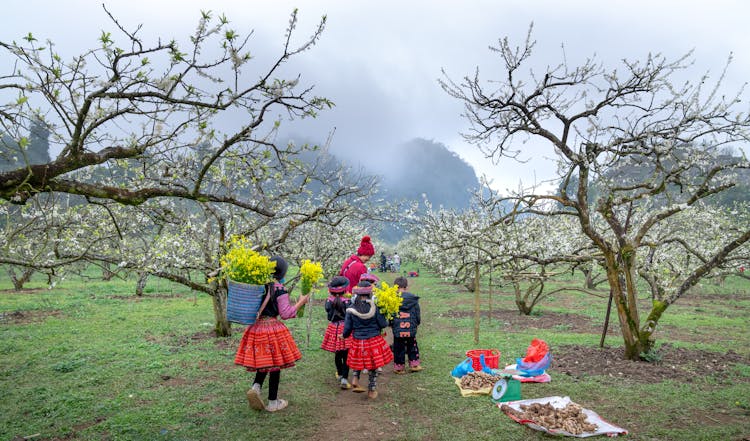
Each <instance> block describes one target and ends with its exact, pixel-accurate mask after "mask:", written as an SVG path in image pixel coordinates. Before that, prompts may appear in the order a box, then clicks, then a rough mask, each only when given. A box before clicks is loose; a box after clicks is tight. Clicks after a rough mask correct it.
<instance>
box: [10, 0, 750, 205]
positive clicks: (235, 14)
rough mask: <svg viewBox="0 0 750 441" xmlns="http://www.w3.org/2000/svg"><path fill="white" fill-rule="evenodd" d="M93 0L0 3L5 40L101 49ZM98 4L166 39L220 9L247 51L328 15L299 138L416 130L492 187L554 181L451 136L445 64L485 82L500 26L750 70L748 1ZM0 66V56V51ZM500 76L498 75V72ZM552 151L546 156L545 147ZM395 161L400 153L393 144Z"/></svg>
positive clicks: (390, 138)
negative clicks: (476, 73) (318, 106)
mask: <svg viewBox="0 0 750 441" xmlns="http://www.w3.org/2000/svg"><path fill="white" fill-rule="evenodd" d="M101 3H102V1H83V0H65V1H53V0H49V1H42V0H5V1H4V2H3V6H2V17H3V18H2V26H0V39H2V40H12V39H16V40H18V39H20V37H22V36H23V35H26V33H28V32H33V33H34V35H35V36H36V37H37V38H38V39H39V40H41V41H44V40H45V39H47V38H49V39H51V40H53V41H55V43H56V45H57V49H58V50H60V51H61V52H63V53H69V54H70V55H73V54H77V53H80V52H82V51H83V50H85V49H87V48H92V47H95V46H96V45H97V38H98V37H99V36H100V33H101V30H102V29H106V30H113V26H112V25H111V23H109V22H108V19H107V17H106V14H105V13H104V11H103V9H102V7H101ZM105 3H106V5H107V8H108V9H109V10H110V11H111V12H112V13H113V15H115V16H116V17H117V18H118V19H119V20H120V22H121V23H122V24H123V25H124V26H125V27H126V28H129V29H134V27H135V26H136V25H138V24H143V26H144V28H143V31H142V33H141V34H139V35H145V36H151V35H160V36H162V37H163V38H164V39H171V38H173V37H175V38H177V37H180V38H182V37H184V36H186V35H189V34H190V33H191V32H192V31H193V30H194V28H195V25H196V23H197V20H198V18H199V14H200V10H211V11H214V12H217V13H224V14H225V15H226V16H227V18H229V19H230V20H231V22H232V23H233V25H234V28H235V29H236V30H237V31H239V32H241V33H242V34H246V33H247V32H249V31H250V30H255V35H254V37H253V40H251V49H255V51H257V52H258V53H260V54H264V53H265V54H269V53H278V49H279V48H280V47H281V44H282V42H283V34H284V29H285V28H286V26H287V22H288V19H289V14H290V12H291V11H292V9H294V8H295V7H297V8H299V17H300V25H299V30H300V33H299V37H300V38H302V37H303V36H304V35H306V34H308V33H309V32H310V31H311V30H312V29H314V27H315V26H316V25H317V23H318V21H319V19H320V17H321V16H322V15H324V14H325V15H327V17H328V22H327V23H328V24H327V27H326V30H325V32H324V34H323V37H322V39H321V40H320V42H319V44H318V45H317V46H316V47H315V48H313V49H312V50H311V51H309V52H306V53H304V54H303V55H302V56H300V57H299V58H298V59H296V60H295V61H292V63H290V66H289V68H290V69H292V70H293V71H295V72H298V73H301V75H302V81H303V83H304V84H315V86H316V87H315V92H316V94H318V95H322V96H326V97H328V98H330V99H331V100H333V101H334V102H335V103H336V107H335V108H334V110H331V111H326V112H324V113H322V114H321V115H320V117H319V118H317V119H316V120H314V121H310V122H302V123H292V124H291V125H288V127H289V129H290V130H291V131H292V132H293V133H294V134H295V135H296V136H299V137H304V138H307V139H310V140H313V141H317V142H323V141H324V140H325V139H326V137H327V135H328V134H329V133H330V132H331V131H332V130H333V128H334V127H335V134H334V136H333V138H332V139H333V141H332V150H334V152H338V153H339V154H343V153H349V154H352V153H353V152H357V155H359V156H360V157H364V158H369V157H371V155H373V154H374V152H376V151H378V150H387V151H392V150H393V149H394V147H395V146H397V145H399V144H400V143H403V142H406V141H408V140H410V139H412V138H415V137H422V138H426V139H431V140H434V141H436V142H440V143H442V144H445V145H446V146H447V147H448V148H450V149H451V150H452V151H454V152H456V153H457V154H458V155H459V156H460V157H462V158H463V159H464V160H466V161H467V162H468V163H469V164H470V165H472V166H473V167H474V168H475V169H476V171H477V174H478V175H481V174H486V175H488V176H489V177H491V178H492V179H493V180H494V185H493V186H494V187H495V188H497V189H500V190H502V189H504V188H508V187H511V188H515V187H517V186H518V184H519V181H523V183H524V184H526V185H528V184H531V183H533V182H534V181H535V180H537V181H540V180H542V179H544V178H547V177H550V176H551V175H552V172H553V170H554V166H553V163H552V161H551V160H548V159H547V160H546V159H545V158H544V157H541V156H538V155H536V156H534V157H533V158H531V159H532V160H531V161H529V162H528V163H527V164H525V165H523V166H520V165H518V164H514V163H510V162H501V163H500V164H499V165H493V164H491V162H490V161H488V160H486V159H484V158H482V157H481V155H480V154H479V153H478V152H477V151H476V149H475V147H473V146H470V145H468V144H466V143H465V142H464V141H463V140H462V138H461V136H460V133H461V132H462V131H464V130H465V129H466V128H467V122H466V121H465V120H464V119H463V118H462V117H461V115H460V113H461V105H460V103H459V102H457V101H456V100H454V99H453V98H451V97H449V96H448V95H447V94H445V92H443V91H442V89H441V88H440V87H439V85H438V83H437V79H438V78H439V77H441V69H445V71H446V72H447V73H448V74H449V75H450V76H451V77H452V78H454V79H456V80H458V79H460V78H461V77H462V76H463V75H466V74H471V73H472V72H473V70H474V68H475V67H477V66H479V68H480V71H481V72H482V74H483V76H484V77H485V78H491V77H492V75H493V73H494V72H500V69H499V64H498V60H497V58H496V55H494V54H493V53H491V52H490V51H489V50H488V49H487V48H488V46H490V45H496V43H497V41H498V39H499V38H502V37H505V36H508V37H509V38H510V39H511V41H512V42H514V43H515V44H522V43H523V40H524V38H525V36H526V32H527V30H528V27H529V24H530V23H531V22H534V38H535V40H537V48H536V54H537V55H536V56H535V57H538V59H540V60H545V59H548V60H549V64H551V65H552V64H557V63H559V62H560V61H561V57H562V51H561V49H560V48H561V45H564V46H565V55H566V58H567V60H568V62H571V63H575V62H576V61H577V60H578V61H580V60H583V59H585V58H586V57H588V56H591V55H594V54H596V55H597V56H598V57H600V58H601V59H602V60H603V61H605V62H606V63H607V64H608V65H610V66H613V67H614V66H615V64H616V63H617V62H618V61H619V60H620V59H622V58H629V59H643V58H644V57H645V56H646V55H647V54H648V53H649V52H652V53H656V52H661V53H663V54H665V55H668V56H669V57H677V56H679V55H682V54H684V53H686V52H688V51H689V50H691V49H694V50H695V54H694V57H693V58H694V59H695V68H694V70H693V71H692V72H694V74H695V76H696V77H697V76H699V75H700V74H702V73H704V72H706V71H709V72H711V73H712V74H714V76H716V75H718V74H719V73H720V72H721V70H722V68H723V66H724V63H725V62H726V59H727V57H728V56H729V54H730V53H733V54H734V62H733V64H732V65H731V67H730V72H729V77H728V81H727V87H729V88H730V89H736V88H738V87H740V85H741V84H742V83H743V82H744V81H747V80H748V79H749V78H750V50H749V49H748V48H750V23H748V18H749V17H750V2H746V1H743V0H737V1H728V0H713V1H686V0H683V1H658V0H649V1H640V0H628V1H593V0H592V1H575V0H571V1H568V2H560V1H552V0H550V1H531V0H518V1H516V0H514V1H481V0H463V1H406V0H400V1H393V0H378V1H353V0H348V1H346V0H326V1H319V0H316V1H310V0H308V1H297V2H290V1H287V0H268V1H229V0H212V1H198V0H179V1H176V0H175V1H173V0H148V1H145V0H127V1H123V0H109V1H105ZM0 62H2V60H0ZM498 76H499V74H498V75H495V76H494V78H498ZM550 154H551V153H550ZM391 160H392V161H394V162H396V161H398V154H397V152H394V153H393V156H392V158H391Z"/></svg>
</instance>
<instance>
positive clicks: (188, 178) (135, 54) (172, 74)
mask: <svg viewBox="0 0 750 441" xmlns="http://www.w3.org/2000/svg"><path fill="white" fill-rule="evenodd" d="M112 20H113V23H115V25H116V26H117V28H118V29H119V35H121V37H120V38H122V39H123V41H124V42H125V43H126V44H124V45H122V46H120V45H117V44H116V43H115V41H114V40H115V37H113V36H112V34H110V33H107V32H102V35H101V38H100V40H101V47H99V48H97V49H93V50H90V51H87V52H85V53H84V54H82V55H81V56H78V57H75V58H73V59H72V60H71V61H63V60H62V58H61V57H60V56H59V55H57V53H56V52H55V50H54V46H53V45H52V43H50V42H47V43H46V44H43V45H40V44H38V43H37V41H36V39H35V38H34V37H33V36H32V35H31V34H29V35H28V36H27V37H26V38H25V39H24V40H25V42H24V43H23V44H16V43H15V42H13V43H5V42H2V43H0V48H2V49H4V50H5V51H7V52H8V54H9V55H10V56H12V57H13V58H14V59H15V60H16V62H15V65H14V67H13V69H12V70H11V71H10V72H8V73H7V74H6V75H3V76H2V77H0V91H1V92H0V93H2V94H4V96H5V97H6V98H7V97H9V96H12V95H13V94H16V95H15V96H13V99H12V100H10V101H6V102H7V104H5V105H1V106H0V124H2V130H3V131H4V132H5V133H6V134H7V136H10V137H12V138H13V139H16V140H18V141H19V142H18V145H21V146H22V145H24V144H25V141H24V136H25V134H26V133H27V132H28V126H29V124H30V122H31V121H38V120H42V121H44V122H45V124H46V127H47V129H48V130H49V133H50V143H51V144H52V145H55V146H57V147H59V149H60V153H59V154H58V155H57V156H56V157H55V158H54V159H52V160H50V161H49V162H48V163H45V164H32V163H24V164H22V166H21V167H19V168H17V169H13V170H9V171H4V172H0V209H2V210H4V213H7V214H8V216H10V219H9V220H10V223H9V224H8V225H12V224H13V222H16V221H18V220H19V219H20V218H23V217H24V216H27V217H28V218H29V219H30V220H29V221H28V222H27V224H28V225H29V226H27V227H26V228H31V226H33V227H34V229H33V232H34V234H28V233H26V232H22V234H21V233H15V232H16V231H18V229H17V228H16V227H11V228H10V229H6V230H5V231H6V233H5V234H4V236H2V237H0V241H1V242H2V245H3V246H4V248H3V250H4V252H3V253H0V263H6V264H12V265H20V266H23V267H26V268H34V269H37V270H48V271H49V272H54V271H57V269H59V268H69V267H68V265H69V264H71V263H74V262H81V263H82V264H90V263H96V264H101V265H103V266H106V267H109V268H111V269H112V270H115V271H125V272H137V273H138V274H140V275H141V277H145V276H146V275H153V276H157V277H161V278H165V279H169V280H172V281H174V282H177V283H180V284H182V285H184V286H186V287H188V288H190V289H193V290H196V291H199V292H204V293H206V294H208V295H210V296H211V297H212V300H213V309H214V316H215V321H216V324H215V329H216V333H217V335H219V336H226V335H229V334H230V332H231V327H230V325H229V323H228V322H227V320H226V286H225V285H224V284H223V283H221V282H219V281H215V280H212V278H211V275H212V274H214V273H215V271H216V269H217V268H218V266H219V257H220V256H221V254H222V252H223V246H224V243H225V241H226V239H228V238H229V236H231V235H233V234H243V235H245V236H247V237H249V238H250V239H251V240H252V242H253V244H255V246H256V247H257V248H258V249H259V250H261V251H263V252H266V253H274V252H283V251H285V250H286V249H293V248H294V247H292V246H291V245H290V244H291V243H293V242H295V241H300V240H304V239H305V238H306V237H307V236H306V235H307V234H308V230H314V229H316V228H317V229H319V230H321V231H323V230H335V229H336V228H337V227H338V226H339V225H342V224H343V223H346V222H348V221H349V219H359V218H360V214H359V212H358V211H357V210H355V209H354V208H353V207H356V206H362V205H367V204H369V198H370V196H371V194H372V193H373V192H374V191H375V188H376V180H375V179H374V178H371V177H367V176H359V175H357V174H356V173H352V172H351V171H350V170H345V169H344V168H342V167H340V166H338V167H331V165H330V163H331V162H330V161H324V159H325V158H326V155H325V152H323V154H321V151H320V149H319V148H318V147H316V146H309V145H301V146H298V145H295V144H294V143H286V144H279V143H277V142H276V136H277V132H278V128H279V126H280V124H281V123H282V117H281V116H280V115H281V114H286V115H287V117H288V118H290V119H294V118H297V117H301V118H305V117H314V116H315V115H316V113H317V112H318V111H320V110H322V109H324V108H326V107H330V106H331V105H332V103H331V102H330V101H328V100H327V99H325V98H321V97H316V96H312V87H302V86H301V85H300V83H299V79H298V77H293V78H291V79H285V78H281V77H280V76H279V75H280V74H281V67H282V65H284V64H285V63H287V62H288V61H289V60H290V59H291V58H292V57H294V56H295V55H298V54H300V53H302V52H304V51H306V50H308V49H309V48H311V47H312V46H313V45H314V44H315V42H316V41H317V39H318V38H319V37H320V35H321V32H322V30H323V26H324V24H325V17H324V18H323V20H322V21H321V22H320V24H319V25H318V27H317V28H316V29H315V30H314V32H313V34H312V35H311V36H310V37H309V38H307V39H305V40H303V41H302V42H301V43H299V44H297V45H295V44H294V43H293V39H292V36H293V31H294V30H295V28H296V26H297V13H296V11H295V12H294V13H292V15H291V19H290V22H289V27H288V28H287V31H286V34H285V39H284V45H283V51H282V54H281V55H280V56H279V57H278V58H277V59H276V60H275V61H273V62H272V63H271V65H270V66H266V67H263V66H254V65H253V60H254V59H253V57H252V56H251V54H250V53H249V52H248V51H247V49H246V46H247V43H248V42H249V37H244V38H243V37H241V36H240V34H239V33H237V32H236V31H234V30H233V29H231V28H230V26H229V21H228V20H227V19H226V18H224V17H218V18H215V17H213V16H212V14H211V13H209V12H203V13H202V15H201V18H200V20H199V24H198V27H197V29H196V31H195V33H194V34H193V35H192V36H191V37H190V39H189V41H190V49H188V50H186V51H185V52H183V49H181V46H180V45H178V43H177V42H176V41H170V42H168V43H164V42H161V41H157V42H156V43H154V44H153V45H150V46H149V45H147V44H146V43H145V42H144V41H143V40H142V39H141V38H140V37H139V36H138V30H140V28H138V29H136V30H135V31H134V32H130V31H127V30H126V29H125V28H124V27H123V26H122V25H120V23H118V22H117V21H116V20H115V19H114V18H112ZM310 156H312V158H313V159H310ZM66 195H67V196H66ZM70 198H72V199H73V201H72V202H71V201H70ZM48 203H52V205H51V206H50V207H46V204H48ZM49 210H51V211H49ZM19 216H20V217H19ZM19 225H21V224H19ZM30 231H31V230H30ZM329 236H331V235H330V234H329ZM309 245H310V244H308V246H309ZM285 247H286V248H285ZM303 247H304V246H303V245H302V246H300V248H299V249H297V254H295V256H293V258H295V259H296V258H299V257H300V256H304V258H311V259H318V258H319V257H318V256H314V255H312V253H310V252H308V253H306V252H305V251H304V248H303ZM318 251H320V250H316V252H318Z"/></svg>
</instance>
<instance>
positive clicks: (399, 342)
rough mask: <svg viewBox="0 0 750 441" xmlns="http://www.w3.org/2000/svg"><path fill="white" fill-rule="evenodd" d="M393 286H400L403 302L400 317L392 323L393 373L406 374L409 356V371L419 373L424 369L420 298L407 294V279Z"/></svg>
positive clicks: (397, 279) (399, 279) (401, 279)
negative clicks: (419, 328) (420, 348)
mask: <svg viewBox="0 0 750 441" xmlns="http://www.w3.org/2000/svg"><path fill="white" fill-rule="evenodd" d="M393 284H394V285H396V286H398V290H399V292H400V293H401V298H402V299H403V302H402V303H401V307H400V308H399V311H398V315H397V316H396V317H395V318H394V319H393V320H392V321H391V329H392V330H393V372H395V373H396V374H403V373H405V372H406V371H405V369H404V368H405V365H406V356H407V355H408V356H409V370H410V371H411V372H419V371H421V370H422V369H424V368H423V367H422V366H421V365H420V361H419V346H418V345H417V327H418V326H419V324H420V323H421V321H422V318H421V313H420V310H419V297H417V296H415V295H414V294H412V293H410V292H407V291H406V288H407V287H408V285H409V282H408V281H407V280H406V278H405V277H397V278H396V280H394V281H393Z"/></svg>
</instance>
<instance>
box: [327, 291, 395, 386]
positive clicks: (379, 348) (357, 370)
mask: <svg viewBox="0 0 750 441" xmlns="http://www.w3.org/2000/svg"><path fill="white" fill-rule="evenodd" d="M352 293H353V294H354V295H355V296H356V300H354V303H353V304H352V305H351V306H350V307H348V308H347V309H346V317H345V318H344V333H343V335H342V336H341V337H340V338H342V339H345V338H347V337H349V336H350V335H351V336H353V337H354V338H353V339H352V343H351V345H350V347H349V355H348V357H347V360H346V362H347V364H348V365H349V367H350V368H352V370H353V371H354V377H353V378H352V386H353V387H354V389H352V390H353V391H354V392H364V391H365V389H364V388H363V387H362V386H360V384H359V377H360V374H361V373H362V370H363V369H367V370H368V375H369V382H368V384H367V386H368V388H367V396H368V398H371V399H374V398H377V396H378V392H377V390H376V388H377V376H378V368H381V367H383V366H385V365H387V364H388V363H390V362H391V361H393V352H391V348H390V347H389V346H388V343H386V341H385V339H384V338H383V336H382V330H383V329H385V328H387V327H388V321H387V320H386V319H385V317H384V316H383V314H381V313H380V311H378V307H377V306H376V305H375V303H374V302H373V300H372V284H370V282H368V281H365V280H363V281H361V282H359V283H358V284H357V286H355V287H354V289H353V290H352Z"/></svg>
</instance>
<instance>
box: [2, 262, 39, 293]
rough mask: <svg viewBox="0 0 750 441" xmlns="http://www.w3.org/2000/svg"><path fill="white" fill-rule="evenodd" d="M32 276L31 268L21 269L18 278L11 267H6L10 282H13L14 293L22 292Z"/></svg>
mask: <svg viewBox="0 0 750 441" xmlns="http://www.w3.org/2000/svg"><path fill="white" fill-rule="evenodd" d="M33 274H34V270H33V269H32V268H23V269H22V270H21V275H20V276H18V275H16V271H15V270H14V269H13V268H12V267H8V275H9V276H10V280H11V282H13V289H14V290H16V291H20V290H22V289H23V285H24V284H25V283H26V282H28V281H29V279H31V276H32V275H33Z"/></svg>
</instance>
